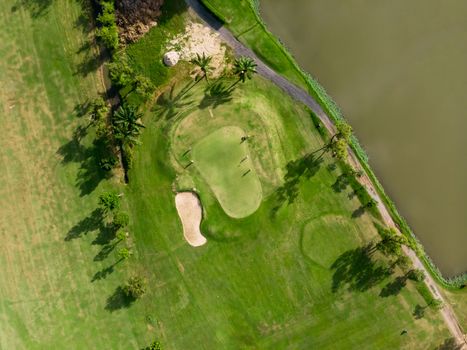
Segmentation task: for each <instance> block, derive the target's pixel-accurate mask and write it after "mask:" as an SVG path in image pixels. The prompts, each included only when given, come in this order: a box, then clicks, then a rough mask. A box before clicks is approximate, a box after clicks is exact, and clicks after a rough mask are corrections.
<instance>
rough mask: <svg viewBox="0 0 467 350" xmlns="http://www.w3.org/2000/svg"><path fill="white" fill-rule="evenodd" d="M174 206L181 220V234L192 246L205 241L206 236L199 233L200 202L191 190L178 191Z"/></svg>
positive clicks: (197, 245)
mask: <svg viewBox="0 0 467 350" xmlns="http://www.w3.org/2000/svg"><path fill="white" fill-rule="evenodd" d="M175 206H176V207H177V211H178V216H180V219H181V220H182V225H183V235H184V236H185V239H186V240H187V242H188V243H189V244H190V245H192V246H193V247H199V246H201V245H203V244H205V243H206V238H205V237H204V236H203V235H202V234H201V231H200V229H199V225H200V224H201V218H202V211H203V210H202V207H201V202H200V201H199V198H198V196H197V195H195V194H194V193H192V192H180V193H177V195H176V196H175Z"/></svg>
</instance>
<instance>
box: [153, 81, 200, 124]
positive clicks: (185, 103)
mask: <svg viewBox="0 0 467 350" xmlns="http://www.w3.org/2000/svg"><path fill="white" fill-rule="evenodd" d="M191 85H192V84H191V83H188V84H187V85H185V86H184V87H183V89H182V90H181V91H180V92H179V93H178V94H176V95H175V84H174V85H172V86H171V87H170V89H169V90H168V91H166V92H164V93H163V94H161V95H160V96H159V97H158V99H157V105H156V107H155V109H154V111H155V112H157V113H159V114H160V115H161V116H162V117H163V118H165V119H166V120H171V119H173V118H175V117H177V116H178V115H179V114H180V113H181V112H183V111H184V110H186V109H187V108H189V107H191V106H192V105H193V103H194V101H193V100H192V99H190V98H191V97H192V94H190V93H189V89H190V86H191Z"/></svg>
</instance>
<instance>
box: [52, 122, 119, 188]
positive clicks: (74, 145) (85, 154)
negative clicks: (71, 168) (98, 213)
mask: <svg viewBox="0 0 467 350" xmlns="http://www.w3.org/2000/svg"><path fill="white" fill-rule="evenodd" d="M86 133H87V127H83V126H79V127H78V128H77V129H76V130H75V132H74V133H73V137H72V139H71V140H70V141H68V142H67V143H65V144H64V145H62V146H60V147H59V149H58V150H57V154H59V155H60V156H61V157H62V163H63V164H67V163H70V162H74V163H80V167H79V169H78V173H77V177H76V183H77V186H78V188H79V189H80V192H81V193H80V194H81V196H85V195H87V194H89V193H91V192H92V191H94V190H95V189H96V187H97V186H98V185H99V183H100V182H101V181H102V180H103V179H105V178H109V177H110V176H111V174H110V172H108V171H105V170H103V169H102V168H101V166H100V165H99V159H104V158H105V157H107V156H108V154H109V147H110V146H109V143H108V142H109V141H108V140H107V139H105V138H104V137H101V138H96V139H95V140H93V143H92V145H91V146H89V147H88V146H85V145H83V144H82V142H81V141H82V139H83V138H84V136H86Z"/></svg>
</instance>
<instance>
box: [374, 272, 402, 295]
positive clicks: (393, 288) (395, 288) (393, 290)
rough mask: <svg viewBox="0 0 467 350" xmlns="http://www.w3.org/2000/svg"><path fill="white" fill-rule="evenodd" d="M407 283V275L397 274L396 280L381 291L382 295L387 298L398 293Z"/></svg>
mask: <svg viewBox="0 0 467 350" xmlns="http://www.w3.org/2000/svg"><path fill="white" fill-rule="evenodd" d="M406 284H407V276H406V275H404V276H397V277H396V278H395V279H394V281H391V282H389V283H388V284H386V285H385V286H384V288H383V289H382V290H381V292H380V293H379V296H380V297H383V298H386V297H390V296H392V295H398V294H399V293H400V291H401V290H402V288H404V287H405V286H406Z"/></svg>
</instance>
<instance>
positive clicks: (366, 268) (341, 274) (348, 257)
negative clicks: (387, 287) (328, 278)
mask: <svg viewBox="0 0 467 350" xmlns="http://www.w3.org/2000/svg"><path fill="white" fill-rule="evenodd" d="M371 251H372V244H369V245H367V246H365V247H359V248H356V249H351V250H348V251H346V252H344V253H343V254H341V255H340V256H339V257H338V258H337V260H336V261H335V262H334V263H333V264H332V266H331V269H332V270H335V271H334V274H333V276H332V291H333V292H334V293H335V292H337V291H338V290H339V288H341V287H344V286H347V288H348V289H349V290H350V291H358V292H364V291H366V290H368V289H370V288H372V287H373V286H375V285H376V284H378V283H379V282H381V281H382V280H384V279H385V278H386V277H388V276H390V275H391V273H392V271H391V269H390V268H389V267H388V266H386V265H385V264H383V263H382V262H378V261H375V260H374V259H373V258H372V255H371V253H370V252H371Z"/></svg>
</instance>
